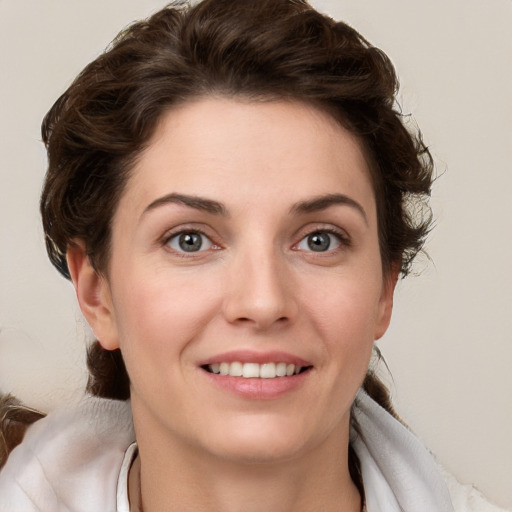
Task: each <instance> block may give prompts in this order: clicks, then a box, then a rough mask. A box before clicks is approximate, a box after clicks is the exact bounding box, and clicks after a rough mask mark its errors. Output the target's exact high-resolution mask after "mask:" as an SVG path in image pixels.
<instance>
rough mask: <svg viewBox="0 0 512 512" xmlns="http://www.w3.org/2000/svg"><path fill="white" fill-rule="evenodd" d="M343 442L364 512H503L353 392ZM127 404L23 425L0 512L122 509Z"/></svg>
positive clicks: (102, 403)
mask: <svg viewBox="0 0 512 512" xmlns="http://www.w3.org/2000/svg"><path fill="white" fill-rule="evenodd" d="M355 405H356V407H355V418H356V420H357V422H358V423H359V431H360V434H357V433H356V431H355V430H352V432H351V442H352V445H353V447H354V450H355V451H356V453H357V456H358V457H359V460H360V463H361V472H362V477H363V485H364V489H365V494H366V501H367V503H366V506H367V511H368V512H505V511H504V510H501V509H500V508H498V507H496V506H494V505H491V504H490V503H488V502H487V501H486V500H485V499H484V498H483V496H482V495H481V494H480V493H478V492H477V491H476V490H475V489H474V488H473V487H471V486H462V485H460V484H459V483H458V482H457V481H456V480H455V479H454V478H453V477H452V476H450V475H448V474H447V473H446V472H444V471H443V470H442V469H441V468H440V467H439V466H438V465H437V464H436V462H435V461H434V459H433V457H432V456H431V454H430V453H429V452H428V451H427V450H426V449H425V447H424V446H423V445H422V444H421V442H420V441H419V440H418V439H417V438H416V437H414V435H413V434H412V433H411V432H410V431H409V430H407V429H406V428H405V427H404V426H403V425H402V424H401V423H400V422H398V421H396V420H395V419H394V418H393V417H392V416H391V415H390V414H388V413H387V412H386V411H384V409H382V408H381V407H380V406H379V405H377V404H376V403H375V402H374V401H373V400H372V399H371V398H370V397H368V395H366V394H365V393H364V392H362V391H360V392H359V394H358V396H357V399H356V404H355ZM134 441H135V436H134V432H133V426H132V420H131V410H130V404H129V402H119V401H114V400H105V399H100V398H95V397H87V398H85V399H84V400H82V401H81V403H80V404H78V405H75V406H73V407H70V408H66V409H60V410H57V411H54V412H52V413H50V414H49V415H48V416H47V417H46V418H44V419H42V420H39V421H38V422H36V423H35V424H34V425H33V426H31V427H30V428H29V431H28V432H27V435H26V436H25V439H24V441H23V443H22V444H21V445H19V446H18V447H16V448H15V449H14V450H13V452H12V454H11V455H10V457H9V460H8V461H7V464H6V465H5V467H4V468H3V469H2V471H1V472H0V512H49V511H51V512H129V501H128V472H129V468H130V465H131V463H132V461H133V458H134V456H135V453H136V449H137V448H136V444H135V443H134Z"/></svg>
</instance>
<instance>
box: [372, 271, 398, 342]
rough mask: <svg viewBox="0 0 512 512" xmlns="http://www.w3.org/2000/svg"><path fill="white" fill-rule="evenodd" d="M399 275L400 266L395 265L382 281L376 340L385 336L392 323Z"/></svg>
mask: <svg viewBox="0 0 512 512" xmlns="http://www.w3.org/2000/svg"><path fill="white" fill-rule="evenodd" d="M399 273H400V266H399V265H393V266H392V268H391V269H390V270H389V271H388V273H387V275H385V276H384V279H383V281H382V293H381V296H380V299H379V310H378V318H377V323H376V328H375V339H376V340H378V339H379V338H382V336H384V333H385V332H386V331H387V329H388V327H389V323H390V322H391V313H392V312H393V295H394V293H395V287H396V283H397V281H398V275H399Z"/></svg>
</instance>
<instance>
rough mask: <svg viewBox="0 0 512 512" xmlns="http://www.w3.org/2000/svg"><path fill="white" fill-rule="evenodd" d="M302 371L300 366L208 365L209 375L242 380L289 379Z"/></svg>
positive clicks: (235, 362)
mask: <svg viewBox="0 0 512 512" xmlns="http://www.w3.org/2000/svg"><path fill="white" fill-rule="evenodd" d="M302 369H303V367H302V366H295V365H294V364H286V363H264V364H258V363H241V362H239V361H234V362H232V363H214V364H209V365H208V370H209V371H210V372H211V373H216V374H220V375H229V376H231V377H243V378H244V379H251V378H261V379H274V378H276V377H285V376H286V377H291V376H292V375H297V374H298V373H300V372H301V370H302Z"/></svg>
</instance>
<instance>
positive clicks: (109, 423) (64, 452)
mask: <svg viewBox="0 0 512 512" xmlns="http://www.w3.org/2000/svg"><path fill="white" fill-rule="evenodd" d="M134 438H135V436H134V433H133V426H132V419H131V411H130V405H129V403H127V402H120V401H116V400H106V399H99V398H93V397H87V398H84V399H83V400H82V401H81V402H80V403H79V404H76V405H73V406H71V407H65V408H62V409H59V410H56V411H53V412H52V413H50V414H48V416H47V417H46V418H44V419H42V420H39V421H38V422H37V423H35V424H34V425H33V426H31V427H30V428H29V430H28V431H27V434H26V436H25V439H24V440H23V442H22V443H21V444H20V445H19V446H18V447H16V448H15V449H14V450H13V452H12V453H11V455H10V457H9V459H8V461H7V463H6V465H5V467H4V468H3V469H2V471H1V472H0V512H4V511H5V512H7V511H9V512H12V511H13V510H24V511H36V510H54V511H60V510H66V511H70V512H71V511H73V512H75V511H76V512H78V511H91V510H102V511H109V510H115V508H116V505H115V500H116V485H117V478H118V475H119V470H120V467H121V464H122V461H123V457H124V453H125V450H126V448H127V447H128V446H129V445H130V444H131V442H133V440H134ZM92 489H94V492H91V490H92Z"/></svg>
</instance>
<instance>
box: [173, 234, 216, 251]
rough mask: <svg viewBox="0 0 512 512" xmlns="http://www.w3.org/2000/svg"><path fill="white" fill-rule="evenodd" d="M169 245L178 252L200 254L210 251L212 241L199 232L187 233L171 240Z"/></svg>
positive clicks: (175, 236)
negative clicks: (200, 252)
mask: <svg viewBox="0 0 512 512" xmlns="http://www.w3.org/2000/svg"><path fill="white" fill-rule="evenodd" d="M168 245H169V246H170V247H171V248H172V249H174V250H175V251H178V252H199V251H204V250H207V249H209V248H210V247H211V246H212V241H211V240H210V239H209V238H208V237H207V236H206V235H203V234H202V233H199V232H198V231H185V232H182V233H178V234H177V235H174V236H173V237H172V238H170V239H169V242H168Z"/></svg>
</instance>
